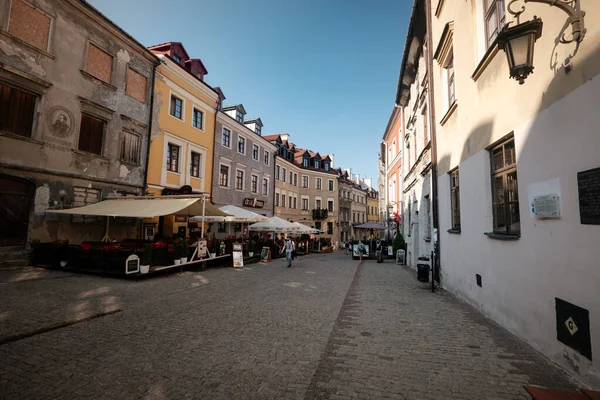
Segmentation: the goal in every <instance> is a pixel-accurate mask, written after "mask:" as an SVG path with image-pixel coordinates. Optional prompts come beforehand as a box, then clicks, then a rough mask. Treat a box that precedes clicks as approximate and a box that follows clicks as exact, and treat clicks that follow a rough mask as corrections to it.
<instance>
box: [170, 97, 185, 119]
mask: <svg viewBox="0 0 600 400" xmlns="http://www.w3.org/2000/svg"><path fill="white" fill-rule="evenodd" d="M169 113H170V114H171V115H172V116H174V117H175V118H179V119H183V100H181V99H180V98H178V97H175V96H173V95H171V109H170V110H169Z"/></svg>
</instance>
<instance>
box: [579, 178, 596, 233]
mask: <svg viewBox="0 0 600 400" xmlns="http://www.w3.org/2000/svg"><path fill="white" fill-rule="evenodd" d="M577 187H578V189H579V217H580V219H581V223H582V224H586V225H600V168H594V169H589V170H587V171H581V172H578V173H577Z"/></svg>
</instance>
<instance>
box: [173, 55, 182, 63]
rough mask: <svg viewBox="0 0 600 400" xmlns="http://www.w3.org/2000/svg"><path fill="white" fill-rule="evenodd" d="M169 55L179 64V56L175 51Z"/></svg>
mask: <svg viewBox="0 0 600 400" xmlns="http://www.w3.org/2000/svg"><path fill="white" fill-rule="evenodd" d="M171 57H172V58H173V60H175V62H176V63H177V64H181V57H179V56H178V55H177V54H175V53H172V54H171Z"/></svg>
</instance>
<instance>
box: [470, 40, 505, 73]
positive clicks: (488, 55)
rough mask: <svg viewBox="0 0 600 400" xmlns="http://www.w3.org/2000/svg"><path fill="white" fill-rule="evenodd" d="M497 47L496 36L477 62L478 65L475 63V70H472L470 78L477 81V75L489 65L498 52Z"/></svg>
mask: <svg viewBox="0 0 600 400" xmlns="http://www.w3.org/2000/svg"><path fill="white" fill-rule="evenodd" d="M499 49H500V48H499V47H498V38H496V40H494V42H493V43H492V44H491V46H490V47H489V48H488V50H487V51H486V52H485V54H484V55H483V58H482V59H481V61H480V62H479V65H477V68H475V72H473V75H471V79H473V80H474V81H475V82H477V79H479V77H480V76H481V75H482V74H483V72H484V71H485V69H486V68H487V66H488V65H490V63H491V62H492V60H493V59H494V58H495V57H496V54H498V51H499Z"/></svg>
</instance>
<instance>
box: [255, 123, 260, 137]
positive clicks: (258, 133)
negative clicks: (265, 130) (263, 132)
mask: <svg viewBox="0 0 600 400" xmlns="http://www.w3.org/2000/svg"><path fill="white" fill-rule="evenodd" d="M254 132H256V134H257V135H260V125H255V128H254Z"/></svg>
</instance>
